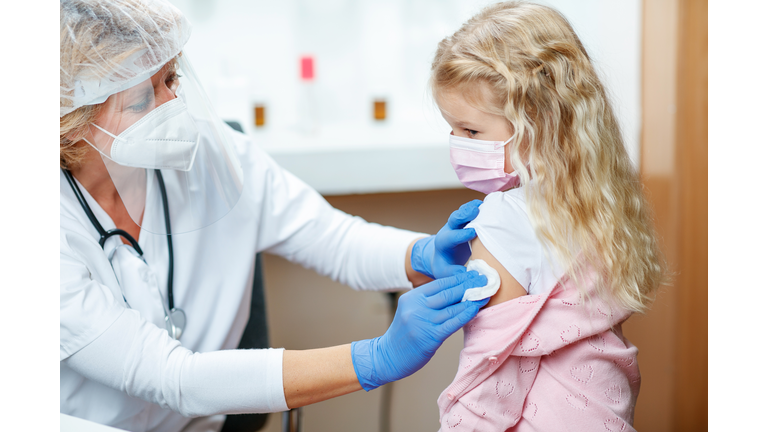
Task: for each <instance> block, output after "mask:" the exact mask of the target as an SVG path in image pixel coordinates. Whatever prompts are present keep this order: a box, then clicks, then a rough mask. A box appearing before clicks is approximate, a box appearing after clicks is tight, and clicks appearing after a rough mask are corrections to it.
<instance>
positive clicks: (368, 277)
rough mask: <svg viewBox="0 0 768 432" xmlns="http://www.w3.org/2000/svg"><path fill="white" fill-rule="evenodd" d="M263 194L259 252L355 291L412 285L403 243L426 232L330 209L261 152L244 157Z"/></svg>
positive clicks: (324, 202) (318, 195)
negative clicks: (395, 226) (330, 279)
mask: <svg viewBox="0 0 768 432" xmlns="http://www.w3.org/2000/svg"><path fill="white" fill-rule="evenodd" d="M248 157H251V158H254V160H252V161H251V163H249V164H248V165H249V166H254V167H255V170H256V171H257V173H258V176H257V180H256V181H254V182H253V186H254V187H259V188H261V189H262V192H261V193H259V194H257V195H260V196H263V197H264V201H263V202H262V203H261V207H260V208H259V209H258V211H259V212H260V213H261V217H260V220H261V224H260V226H259V235H258V242H259V250H266V251H267V252H270V253H274V254H277V255H281V256H283V257H285V258H286V259H288V260H289V261H292V262H295V263H298V264H301V265H302V266H304V267H307V268H309V269H312V270H314V271H316V272H317V273H319V274H322V275H324V276H329V277H331V278H332V279H334V280H336V281H338V282H341V283H343V284H346V285H349V286H351V287H352V288H355V289H363V290H386V289H397V288H412V284H411V283H410V282H409V281H408V278H407V276H406V273H405V254H406V251H407V248H408V245H409V244H410V243H411V242H412V241H413V240H415V239H417V238H419V237H424V236H426V235H427V234H421V233H415V232H411V231H406V230H401V229H397V228H393V227H385V226H381V225H378V224H375V223H368V222H366V221H365V220H363V219H362V218H360V217H355V216H351V215H348V214H346V213H344V212H342V211H340V210H337V209H334V208H333V207H331V205H330V204H328V202H327V201H326V200H325V199H324V198H323V197H322V196H321V195H320V194H319V193H317V192H316V191H315V190H314V189H312V188H311V187H310V186H308V185H307V184H306V183H304V182H303V181H301V180H300V179H298V178H297V177H296V176H294V175H293V174H291V173H289V172H288V171H286V170H284V169H282V168H281V167H280V166H278V165H277V163H276V162H275V161H274V160H273V159H272V158H271V157H269V155H267V154H266V153H265V152H263V151H262V150H260V149H258V148H254V149H253V151H251V152H249V156H248Z"/></svg>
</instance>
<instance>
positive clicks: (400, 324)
mask: <svg viewBox="0 0 768 432" xmlns="http://www.w3.org/2000/svg"><path fill="white" fill-rule="evenodd" d="M486 283H487V279H486V277H485V276H482V275H480V274H478V273H477V272H475V271H470V272H467V271H466V270H465V271H464V272H463V273H459V272H457V274H456V275H454V276H451V277H448V278H444V279H438V280H436V281H433V282H430V283H428V284H425V285H422V286H420V287H419V288H416V289H414V290H412V291H409V292H407V293H405V294H403V295H402V296H401V297H400V300H399V301H398V306H397V312H395V318H394V320H393V321H392V324H391V325H390V327H389V329H388V330H387V332H386V333H384V335H383V336H381V337H378V338H375V339H369V340H363V341H359V342H353V343H352V363H353V365H354V368H355V373H356V374H357V378H358V381H359V382H360V385H361V386H362V387H363V388H364V389H365V391H370V390H373V389H375V388H377V387H379V386H381V385H384V384H386V383H389V382H392V381H396V380H399V379H401V378H405V377H407V376H408V375H411V374H412V373H414V372H416V371H417V370H419V369H421V368H422V367H423V366H424V365H425V364H427V362H428V361H429V360H430V359H431V358H432V356H433V355H434V354H435V352H437V349H438V348H439V347H440V345H442V343H443V342H444V341H445V340H446V339H448V337H449V336H450V335H452V334H453V333H454V332H456V331H457V330H458V329H460V328H461V327H463V326H464V325H465V324H466V323H468V322H469V321H470V320H472V318H474V317H475V315H477V312H478V311H479V310H480V308H481V307H483V306H485V304H486V303H488V299H484V300H480V301H477V302H474V301H468V302H463V303H462V302H461V298H462V297H463V296H464V291H466V290H468V289H470V288H477V287H481V286H484V285H485V284H486Z"/></svg>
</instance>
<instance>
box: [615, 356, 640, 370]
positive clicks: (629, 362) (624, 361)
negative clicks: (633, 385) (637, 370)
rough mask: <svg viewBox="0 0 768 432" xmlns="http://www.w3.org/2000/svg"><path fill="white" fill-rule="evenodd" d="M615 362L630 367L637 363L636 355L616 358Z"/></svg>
mask: <svg viewBox="0 0 768 432" xmlns="http://www.w3.org/2000/svg"><path fill="white" fill-rule="evenodd" d="M613 362H614V363H616V366H618V367H621V368H626V367H630V366H632V365H633V364H635V358H634V357H626V358H622V359H618V360H614V361H613Z"/></svg>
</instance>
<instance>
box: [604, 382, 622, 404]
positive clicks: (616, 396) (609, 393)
mask: <svg viewBox="0 0 768 432" xmlns="http://www.w3.org/2000/svg"><path fill="white" fill-rule="evenodd" d="M605 397H607V398H608V400H610V401H611V402H613V403H620V402H621V387H619V385H618V384H614V385H612V386H611V387H608V390H606V391H605Z"/></svg>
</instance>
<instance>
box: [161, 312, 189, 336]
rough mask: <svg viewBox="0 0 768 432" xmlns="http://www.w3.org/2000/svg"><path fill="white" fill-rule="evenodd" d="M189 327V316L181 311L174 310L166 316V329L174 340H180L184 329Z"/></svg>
mask: <svg viewBox="0 0 768 432" xmlns="http://www.w3.org/2000/svg"><path fill="white" fill-rule="evenodd" d="M186 326H187V315H186V314H185V313H184V311H183V310H181V309H176V308H173V309H171V311H170V313H169V314H168V315H166V316H165V329H166V330H168V334H169V335H171V337H172V338H174V339H176V340H179V339H180V338H181V334H182V333H184V328H185V327H186Z"/></svg>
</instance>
